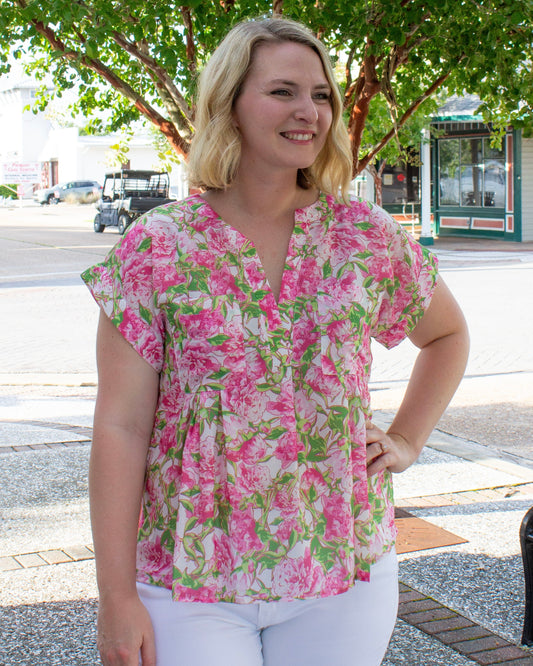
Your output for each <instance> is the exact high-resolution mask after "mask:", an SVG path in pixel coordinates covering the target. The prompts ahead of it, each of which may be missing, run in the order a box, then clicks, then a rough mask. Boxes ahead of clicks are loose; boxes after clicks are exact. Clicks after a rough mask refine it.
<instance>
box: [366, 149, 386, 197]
mask: <svg viewBox="0 0 533 666" xmlns="http://www.w3.org/2000/svg"><path fill="white" fill-rule="evenodd" d="M386 165H387V162H386V160H381V163H380V165H379V169H376V166H375V164H369V165H368V166H367V167H366V169H367V171H368V172H369V173H370V174H371V175H372V179H373V180H374V200H375V202H376V203H377V205H378V206H382V205H383V171H384V170H385V166H386Z"/></svg>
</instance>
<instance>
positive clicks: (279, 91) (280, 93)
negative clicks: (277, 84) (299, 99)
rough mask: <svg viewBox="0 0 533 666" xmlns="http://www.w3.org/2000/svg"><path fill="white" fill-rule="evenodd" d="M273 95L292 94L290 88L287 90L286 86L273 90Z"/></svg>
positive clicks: (283, 95)
mask: <svg viewBox="0 0 533 666" xmlns="http://www.w3.org/2000/svg"><path fill="white" fill-rule="evenodd" d="M271 94H272V95H281V96H282V97H285V96H288V95H290V94H291V92H290V90H285V89H284V88H280V89H279V90H273V91H272V93H271Z"/></svg>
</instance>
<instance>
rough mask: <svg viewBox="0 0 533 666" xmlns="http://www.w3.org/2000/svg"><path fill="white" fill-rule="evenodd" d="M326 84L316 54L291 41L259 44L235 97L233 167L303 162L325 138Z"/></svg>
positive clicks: (294, 166)
mask: <svg viewBox="0 0 533 666" xmlns="http://www.w3.org/2000/svg"><path fill="white" fill-rule="evenodd" d="M330 97H331V89H330V86H329V83H328V80H327V78H326V75H325V74H324V68H323V67H322V62H321V60H320V58H319V56H318V55H317V54H316V53H315V52H314V51H313V50H312V49H311V48H309V47H308V46H304V45H303V44H298V43H296V42H281V43H275V44H261V45H259V46H258V47H257V49H256V51H255V54H254V58H253V62H252V66H251V69H250V71H249V73H248V76H247V77H246V79H245V81H244V84H243V87H242V90H241V93H240V95H239V97H238V98H237V100H236V102H235V105H234V111H233V119H234V123H235V126H236V127H237V128H238V130H239V132H240V135H241V161H240V166H239V169H243V170H246V171H247V172H248V171H249V170H250V169H259V170H261V171H262V172H264V173H263V175H266V173H265V172H268V171H270V172H271V171H273V170H276V171H279V170H283V171H293V172H294V173H296V171H297V170H298V169H304V168H306V167H309V166H311V165H312V164H313V162H314V161H315V159H316V157H317V155H318V154H319V153H320V151H321V150H322V147H323V146H324V143H325V141H326V138H327V135H328V132H329V129H330V126H331V118H332V110H331V101H330Z"/></svg>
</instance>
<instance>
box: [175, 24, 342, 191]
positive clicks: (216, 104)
mask: <svg viewBox="0 0 533 666" xmlns="http://www.w3.org/2000/svg"><path fill="white" fill-rule="evenodd" d="M282 42H296V43H298V44H303V45H304V46H308V47H309V48H311V49H312V50H313V51H314V52H315V53H316V54H317V55H318V56H319V58H320V60H321V62H322V67H323V69H324V74H325V75H326V78H327V79H328V83H329V85H330V87H331V107H332V123H331V127H330V130H329V132H328V136H327V138H326V142H325V144H324V147H323V148H322V150H321V151H320V153H319V155H318V157H317V158H316V160H315V162H314V164H312V165H311V166H310V167H308V168H305V169H300V170H299V171H298V184H299V185H300V186H301V187H303V188H306V189H307V188H310V187H317V188H318V189H320V190H321V191H323V192H325V193H327V194H333V195H335V196H338V195H339V192H340V195H341V198H342V199H344V200H347V198H348V195H347V191H348V187H349V184H350V181H351V177H352V151H351V146H350V140H349V137H348V132H347V129H346V126H345V124H344V121H343V118H342V97H341V94H340V91H339V87H338V85H337V82H336V81H335V77H334V74H333V68H332V65H331V61H330V58H329V55H328V53H327V51H326V49H325V47H324V46H323V44H322V43H321V42H320V41H319V40H318V39H317V38H316V37H315V36H314V35H313V33H312V32H311V31H310V30H308V29H307V28H306V27H304V26H303V25H301V24H300V23H296V22H295V21H291V20H290V19H284V18H273V19H260V20H253V21H246V22H243V23H239V24H237V25H236V26H235V27H234V28H232V30H230V32H229V33H228V34H227V35H226V37H225V39H224V40H223V41H222V42H221V44H220V46H219V47H218V48H217V49H216V51H215V52H214V53H213V55H212V56H211V58H210V59H209V62H208V63H207V65H206V66H205V68H204V70H203V72H202V74H201V75H200V80H199V86H198V103H197V108H196V120H195V127H196V130H195V134H194V137H193V140H192V143H191V150H190V153H189V157H188V160H187V162H188V172H189V183H190V184H191V186H192V187H196V188H200V189H203V190H210V189H215V190H223V189H226V188H228V187H230V186H231V184H232V182H233V180H234V178H235V174H236V172H237V168H238V166H239V162H240V155H241V140H240V134H239V132H238V130H237V129H236V127H235V126H234V124H233V117H232V112H233V107H234V104H235V101H236V99H237V98H238V96H239V94H240V92H241V89H242V86H243V83H244V81H245V79H246V76H247V74H248V72H249V71H250V67H251V65H252V61H253V57H254V53H255V50H256V48H257V46H258V45H260V44H264V43H270V44H272V43H282Z"/></svg>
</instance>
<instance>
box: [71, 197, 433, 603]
mask: <svg viewBox="0 0 533 666" xmlns="http://www.w3.org/2000/svg"><path fill="white" fill-rule="evenodd" d="M83 279H84V280H85V282H86V283H87V284H88V286H89V288H90V289H91V291H92V293H93V295H94V297H95V299H96V300H97V301H98V303H99V304H100V306H101V307H102V308H103V310H104V311H105V313H106V314H107V315H108V316H109V317H110V318H111V319H112V321H113V323H114V324H115V325H116V326H117V328H118V329H119V331H120V332H121V333H122V335H123V336H124V337H125V338H126V339H127V340H128V341H129V342H130V343H131V344H132V345H133V347H134V348H135V349H136V350H137V351H138V352H139V354H140V355H141V356H142V357H143V358H144V359H145V360H146V361H147V362H148V363H149V364H150V365H151V366H153V367H154V368H155V369H156V370H157V372H158V373H160V394H159V401H158V405H157V411H156V415H155V422H154V428H153V433H152V438H151V444H150V448H149V453H148V460H147V468H146V482H145V488H144V497H143V506H142V514H141V518H140V526H139V537H138V553H137V566H138V580H139V581H141V582H144V583H151V584H155V585H162V586H165V587H167V588H171V589H172V590H173V596H174V598H175V599H177V600H183V601H207V602H214V601H232V602H237V603H249V602H252V601H254V600H260V599H261V600H274V599H282V600H290V599H295V598H299V599H302V598H310V597H321V596H328V595H333V594H337V593H340V592H344V591H346V590H347V589H348V588H349V587H351V586H352V585H353V584H354V582H355V580H356V579H361V580H368V578H369V570H370V565H371V564H372V563H373V562H375V561H376V560H377V559H378V558H379V557H380V556H381V555H382V554H383V553H384V552H386V551H387V550H389V549H390V548H391V547H392V545H393V543H394V539H395V536H396V533H395V527H394V509H393V504H392V486H391V478H390V474H388V473H385V474H379V475H376V476H374V477H371V478H367V473H366V459H365V419H366V418H368V417H369V416H370V395H369V388H368V380H369V373H370V366H371V361H372V358H371V352H370V338H371V337H375V338H376V339H377V340H379V341H380V342H381V343H383V344H384V345H386V346H387V347H392V346H394V345H396V344H397V343H399V342H400V341H401V340H402V339H403V338H405V337H406V336H407V335H408V334H409V332H410V331H411V330H412V329H413V327H414V326H415V324H416V322H417V321H418V320H419V318H420V317H421V316H422V314H423V313H424V311H425V309H426V308H427V306H428V304H429V300H430V298H431V294H432V291H433V288H434V284H435V280H436V267H435V259H434V257H432V256H431V255H430V254H429V253H427V252H426V251H425V250H424V249H423V248H422V247H421V246H420V245H418V244H417V243H416V242H415V241H414V240H413V239H412V238H411V237H410V236H409V235H408V234H407V233H405V232H404V231H403V230H402V228H401V227H399V226H398V225H397V224H396V223H395V222H394V221H393V220H392V219H391V218H390V217H389V216H388V215H387V214H386V213H385V212H384V211H383V210H382V209H380V208H379V207H376V206H372V205H371V204H369V203H367V202H362V201H355V202H353V204H352V205H351V206H346V205H342V204H339V203H336V202H335V200H334V199H333V198H332V197H329V196H321V197H320V198H319V199H318V201H317V202H316V203H314V204H313V205H311V206H308V207H307V208H303V209H300V210H297V211H296V213H295V227H294V232H293V234H292V238H291V240H290V245H289V249H288V256H287V261H286V265H285V271H284V274H283V279H282V285H281V294H280V297H279V302H276V300H275V298H274V295H273V293H272V291H271V289H270V287H269V285H268V282H267V280H266V278H265V274H264V272H263V269H262V266H261V263H260V261H259V258H258V255H257V253H256V250H255V248H254V246H253V244H252V243H251V242H250V241H249V240H248V239H247V238H245V237H244V236H243V235H242V234H241V233H239V232H238V231H236V230H235V229H234V228H232V227H231V226H229V225H228V224H226V223H225V222H224V221H222V220H221V219H220V218H219V217H218V216H217V214H216V213H215V212H214V211H213V209H212V208H211V207H210V206H209V205H208V204H207V203H206V202H205V201H204V200H203V199H202V198H201V197H200V196H199V195H194V196H191V197H189V198H187V199H185V200H184V201H181V202H176V203H172V204H168V205H166V206H162V207H159V208H156V209H154V210H152V211H150V212H149V213H147V214H146V215H144V216H143V217H142V218H140V219H139V220H138V221H137V222H136V223H134V224H133V225H132V226H131V227H130V228H129V230H128V231H127V233H126V234H125V235H124V237H123V238H122V239H121V241H120V242H119V243H118V244H117V246H116V247H115V248H114V249H113V250H112V251H111V252H110V254H109V256H108V257H107V259H106V260H105V262H103V263H102V264H99V265H97V266H94V267H92V268H90V269H88V270H87V271H85V273H84V274H83Z"/></svg>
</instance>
